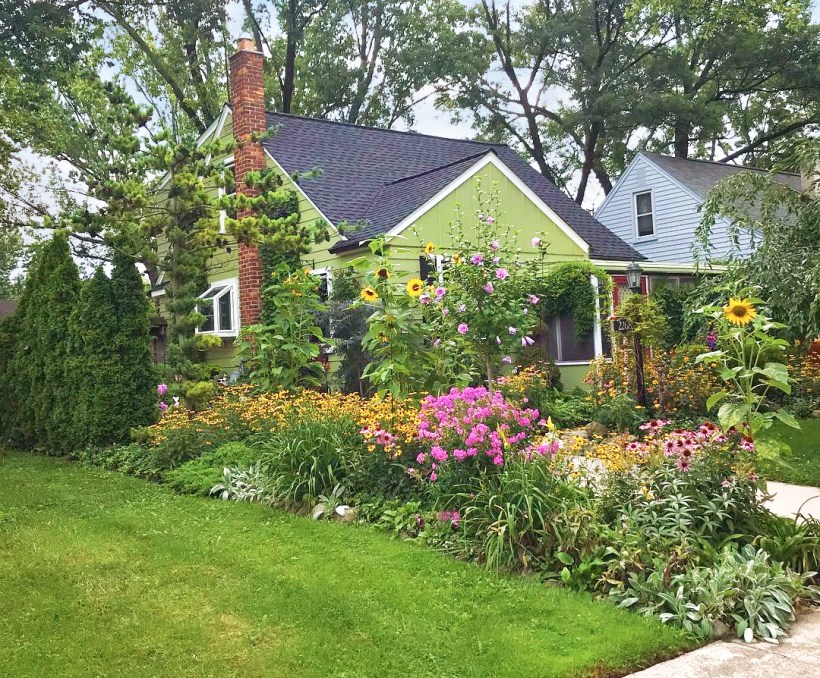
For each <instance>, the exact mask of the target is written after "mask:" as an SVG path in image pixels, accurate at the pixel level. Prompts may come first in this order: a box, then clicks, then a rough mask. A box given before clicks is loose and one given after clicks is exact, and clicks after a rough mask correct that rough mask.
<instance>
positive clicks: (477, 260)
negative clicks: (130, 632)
mask: <svg viewBox="0 0 820 678" xmlns="http://www.w3.org/2000/svg"><path fill="white" fill-rule="evenodd" d="M470 263H471V264H473V265H474V266H481V264H483V263H484V255H483V254H481V252H476V253H475V254H474V255H473V256H471V257H470Z"/></svg>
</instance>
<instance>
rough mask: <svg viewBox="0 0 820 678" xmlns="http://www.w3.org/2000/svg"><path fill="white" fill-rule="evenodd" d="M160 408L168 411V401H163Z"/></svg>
mask: <svg viewBox="0 0 820 678" xmlns="http://www.w3.org/2000/svg"><path fill="white" fill-rule="evenodd" d="M159 409H160V410H162V411H163V412H167V411H168V403H166V402H164V401H161V402H160V404H159Z"/></svg>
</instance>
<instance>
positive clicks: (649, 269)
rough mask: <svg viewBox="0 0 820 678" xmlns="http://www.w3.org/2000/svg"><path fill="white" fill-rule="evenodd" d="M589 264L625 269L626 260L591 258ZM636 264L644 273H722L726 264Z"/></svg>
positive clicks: (651, 262) (614, 269) (610, 269)
mask: <svg viewBox="0 0 820 678" xmlns="http://www.w3.org/2000/svg"><path fill="white" fill-rule="evenodd" d="M590 263H591V264H594V265H595V266H598V267H600V268H603V269H604V270H606V271H625V270H626V267H627V265H628V264H629V262H628V261H611V260H606V259H592V260H591V261H590ZM638 264H639V265H640V267H641V268H642V269H643V271H644V273H723V272H725V271H726V266H722V265H720V264H709V263H707V264H704V265H698V263H697V262H692V263H691V264H680V263H671V262H668V263H667V262H663V261H639V262H638Z"/></svg>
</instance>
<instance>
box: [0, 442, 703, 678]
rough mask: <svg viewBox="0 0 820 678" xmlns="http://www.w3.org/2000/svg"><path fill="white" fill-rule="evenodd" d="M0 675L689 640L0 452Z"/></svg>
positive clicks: (526, 651)
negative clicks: (0, 611)
mask: <svg viewBox="0 0 820 678" xmlns="http://www.w3.org/2000/svg"><path fill="white" fill-rule="evenodd" d="M0 600H2V604H3V610H2V613H0V676H15V677H16V678H22V677H23V676H43V677H49V678H52V677H56V676H60V677H61V678H69V677H72V676H77V677H79V676H82V677H83V678H87V677H90V676H105V677H106V678H108V677H111V676H140V677H141V678H142V677H146V676H173V677H175V678H176V677H179V676H219V677H220V678H224V677H226V676H243V677H250V676H288V677H290V676H299V677H300V678H302V677H307V676H323V677H329V676H334V677H338V678H341V677H353V676H379V678H383V677H386V676H405V677H413V676H436V677H437V678H441V677H444V676H482V677H484V676H493V677H501V676H515V677H517V678H522V677H525V676H575V675H596V676H612V675H620V674H622V673H625V672H627V670H628V669H630V668H636V667H640V666H644V665H647V664H649V663H652V662H653V661H655V660H657V659H659V658H662V657H665V656H669V655H672V654H676V653H678V652H680V651H681V650H682V649H683V648H685V647H687V642H688V641H686V640H685V639H684V638H683V637H682V636H681V635H680V634H679V633H677V632H675V631H673V630H672V629H671V628H668V627H665V626H662V625H661V624H659V623H656V622H654V621H651V620H648V619H644V618H641V617H638V616H637V615H634V614H630V613H627V612H623V611H620V610H618V609H616V608H614V607H613V606H611V605H608V604H606V603H602V602H596V601H593V600H591V599H590V598H588V597H586V596H582V595H577V594H573V593H571V592H569V591H564V590H562V589H558V588H551V587H544V586H539V585H537V584H536V583H534V582H530V581H526V580H522V579H510V578H504V577H498V576H495V575H493V574H491V573H487V572H485V571H482V570H480V569H479V568H477V567H474V566H471V565H467V564H464V563H459V562H456V561H453V560H450V559H448V558H446V557H444V556H440V555H438V554H436V553H434V552H432V551H430V550H427V549H424V548H421V547H418V546H415V545H413V544H409V543H400V542H396V541H392V540H390V539H388V538H387V537H386V536H384V535H382V534H380V533H377V532H375V531H373V530H370V529H365V528H356V527H347V526H342V525H336V524H330V523H315V522H312V521H310V520H307V519H304V518H299V517H296V516H292V515H289V514H282V513H278V512H275V511H273V510H270V509H264V508H262V507H259V506H251V505H246V504H235V503H225V502H218V501H214V500H208V499H198V498H194V497H184V496H178V495H174V494H173V493H171V492H170V491H168V490H167V489H165V488H162V487H159V486H154V485H150V484H148V483H144V482H142V481H140V480H136V479H133V478H128V477H124V476H119V475H116V474H112V473H107V472H104V471H99V470H94V469H89V468H86V467H83V466H80V465H75V464H70V463H67V462H64V461H61V460H56V459H49V458H43V457H36V456H29V455H23V454H18V453H8V454H3V453H0Z"/></svg>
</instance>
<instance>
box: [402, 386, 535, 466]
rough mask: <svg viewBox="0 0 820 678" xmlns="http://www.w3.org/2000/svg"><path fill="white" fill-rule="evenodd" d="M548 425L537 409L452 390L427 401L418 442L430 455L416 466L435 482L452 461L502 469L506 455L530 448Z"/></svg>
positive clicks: (478, 390)
mask: <svg viewBox="0 0 820 678" xmlns="http://www.w3.org/2000/svg"><path fill="white" fill-rule="evenodd" d="M543 426H545V422H544V421H543V420H541V419H540V415H539V413H538V410H537V409H522V408H518V407H516V406H514V405H512V404H510V403H509V402H507V401H506V400H505V398H504V396H503V395H502V394H501V393H500V392H499V391H494V392H492V393H490V392H489V391H488V390H487V388H485V387H484V386H477V387H467V388H464V389H458V388H453V389H451V390H450V392H449V393H447V394H445V395H441V396H427V398H425V399H424V400H423V401H422V403H421V411H420V412H419V428H418V440H419V442H420V443H421V445H422V446H423V447H425V448H427V451H426V452H420V453H419V454H418V456H417V457H416V462H417V463H418V464H419V466H421V467H422V471H424V472H425V473H426V475H427V477H428V478H429V479H430V480H431V481H433V482H435V480H436V479H437V477H438V474H437V470H438V469H439V466H441V465H442V464H446V463H448V462H450V461H453V462H465V461H467V460H470V459H476V460H482V459H484V460H488V461H489V462H491V463H492V464H494V465H495V466H503V465H504V459H505V456H506V455H508V454H510V453H511V452H512V453H519V452H523V451H524V450H526V449H530V447H531V446H530V447H528V443H529V442H531V441H532V439H533V438H534V437H535V436H536V434H537V433H539V432H540V431H541V430H542V427H543Z"/></svg>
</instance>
